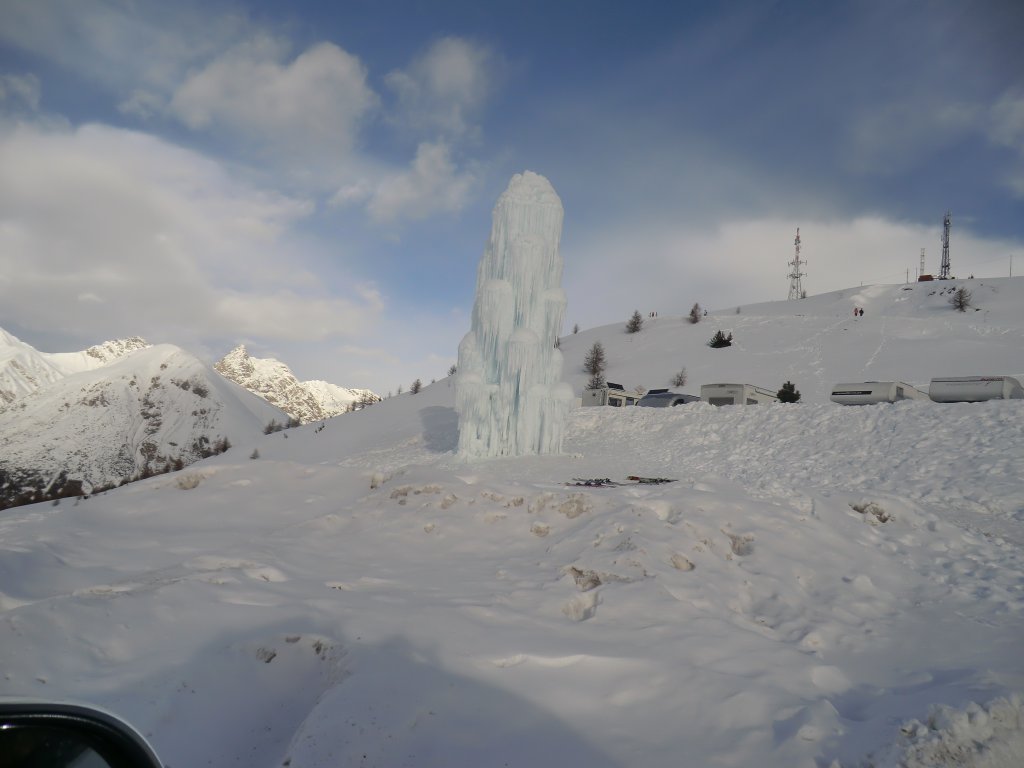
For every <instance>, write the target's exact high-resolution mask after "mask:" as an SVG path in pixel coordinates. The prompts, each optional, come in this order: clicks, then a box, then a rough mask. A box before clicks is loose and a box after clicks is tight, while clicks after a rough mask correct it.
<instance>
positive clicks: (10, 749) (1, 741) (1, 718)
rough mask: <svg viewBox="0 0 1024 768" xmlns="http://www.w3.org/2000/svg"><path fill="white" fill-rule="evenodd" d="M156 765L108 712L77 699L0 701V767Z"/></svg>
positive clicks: (137, 739)
mask: <svg viewBox="0 0 1024 768" xmlns="http://www.w3.org/2000/svg"><path fill="white" fill-rule="evenodd" d="M44 767H45V768H161V767H162V764H161V762H160V760H159V758H158V757H157V756H156V753H155V752H153V749H152V748H151V747H150V746H149V744H147V743H146V740H145V739H143V738H142V736H140V735H139V734H138V732H136V731H135V730H134V729H133V728H132V727H131V726H130V725H128V724H127V723H125V722H124V721H122V720H120V719H118V718H117V717H115V716H114V715H111V714H109V713H107V712H103V711H101V710H98V709H95V708H92V707H85V706H80V705H77V704H51V703H45V702H32V703H21V702H13V703H2V702H0V768H44Z"/></svg>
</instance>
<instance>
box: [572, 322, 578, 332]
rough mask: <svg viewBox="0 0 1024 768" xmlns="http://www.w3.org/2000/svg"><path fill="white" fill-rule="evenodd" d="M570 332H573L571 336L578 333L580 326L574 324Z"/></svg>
mask: <svg viewBox="0 0 1024 768" xmlns="http://www.w3.org/2000/svg"><path fill="white" fill-rule="evenodd" d="M572 332H573V334H574V335H575V334H577V333H579V332H580V324H579V323H576V324H575V325H574V326H573V327H572Z"/></svg>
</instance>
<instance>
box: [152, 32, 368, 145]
mask: <svg viewBox="0 0 1024 768" xmlns="http://www.w3.org/2000/svg"><path fill="white" fill-rule="evenodd" d="M286 48H287V46H286V45H285V44H284V43H282V42H281V41H279V40H275V39H272V38H270V37H267V36H260V37H257V38H254V39H252V40H250V41H248V42H245V43H242V44H239V45H236V46H234V47H233V48H231V49H230V50H229V51H227V52H226V53H224V54H222V55H221V56H219V57H217V58H216V59H214V60H213V61H212V62H211V63H210V64H208V65H207V66H206V67H204V68H203V69H202V70H200V71H198V72H195V73H193V74H191V75H190V76H189V77H188V79H187V80H186V81H185V82H184V83H183V84H182V85H181V87H180V88H178V89H177V91H176V92H175V94H174V97H173V98H172V100H171V103H170V110H171V112H172V113H174V114H175V115H176V116H177V117H178V118H180V119H181V120H182V121H183V122H184V123H185V124H186V125H188V126H189V127H190V128H193V129H196V130H201V129H206V128H212V127H218V126H223V127H226V128H229V129H231V130H232V131H234V132H236V133H238V134H240V135H242V136H246V137H248V138H250V139H253V140H255V141H257V142H259V143H261V144H264V145H267V146H270V147H273V148H275V149H278V150H282V151H284V152H285V153H286V154H288V155H290V156H292V157H302V158H307V159H318V160H320V161H324V162H327V163H338V162H339V161H342V160H344V158H345V156H346V155H347V154H348V152H349V151H350V150H351V147H352V144H353V141H354V139H355V136H356V134H357V132H358V130H359V125H360V122H361V121H362V120H363V118H364V117H365V116H366V115H367V114H368V113H369V112H370V111H371V110H372V109H373V108H374V107H375V105H376V104H377V96H376V95H375V94H374V92H373V91H372V90H371V89H370V87H369V86H368V85H367V83H366V69H365V67H364V66H363V65H362V63H361V62H360V61H359V59H358V58H356V57H355V56H352V55H351V54H349V53H347V52H346V51H344V50H342V49H341V48H339V47H338V46H336V45H334V44H333V43H320V44H318V45H315V46H313V47H312V48H309V49H308V50H306V51H304V52H303V53H301V54H300V55H299V56H297V57H296V58H295V59H294V60H292V61H285V58H286V55H285V54H286Z"/></svg>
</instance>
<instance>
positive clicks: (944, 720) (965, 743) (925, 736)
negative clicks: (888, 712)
mask: <svg viewBox="0 0 1024 768" xmlns="http://www.w3.org/2000/svg"><path fill="white" fill-rule="evenodd" d="M900 732H901V733H902V737H901V738H900V739H899V741H898V742H897V743H896V744H894V745H893V746H892V747H890V748H889V749H888V750H886V751H885V752H884V753H883V754H880V755H879V756H877V757H872V758H870V759H869V760H867V761H866V762H865V763H863V765H864V768H947V767H948V768H953V767H954V766H955V767H956V768H1020V766H1022V765H1024V703H1022V701H1021V698H1020V697H1019V696H1016V695H1014V696H1011V697H1009V698H999V699H995V700H994V701H991V702H989V703H988V704H985V705H980V704H976V703H974V702H972V703H970V704H968V705H967V706H965V707H963V708H959V709H956V708H953V707H947V706H941V707H936V708H934V709H933V710H932V712H931V714H930V715H929V716H928V718H927V720H926V721H925V722H923V723H922V722H920V721H919V720H911V721H910V722H908V723H905V724H904V725H903V726H901V727H900Z"/></svg>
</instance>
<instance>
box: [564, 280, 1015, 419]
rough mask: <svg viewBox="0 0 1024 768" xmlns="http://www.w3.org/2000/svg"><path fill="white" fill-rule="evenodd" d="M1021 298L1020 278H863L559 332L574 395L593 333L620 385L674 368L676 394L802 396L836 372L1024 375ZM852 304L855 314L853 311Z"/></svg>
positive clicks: (827, 388)
mask: <svg viewBox="0 0 1024 768" xmlns="http://www.w3.org/2000/svg"><path fill="white" fill-rule="evenodd" d="M961 286H964V287H966V288H968V290H970V291H971V293H972V296H973V301H972V304H973V307H972V308H970V309H968V310H967V311H966V312H963V313H961V312H957V311H956V310H954V309H953V308H952V307H951V306H950V304H949V298H950V296H951V294H952V292H953V291H954V290H955V289H956V288H959V287H961ZM1022 306H1024V278H1019V277H1018V278H987V279H984V280H950V281H946V282H931V283H912V284H909V285H873V286H864V287H862V288H856V289H849V290H845V291H839V292H836V293H828V294H823V295H821V296H811V297H808V298H806V299H803V300H800V301H778V302H772V303H767V304H753V305H748V306H743V307H740V308H739V310H740V313H739V314H736V308H735V307H730V308H727V309H722V310H718V311H714V312H710V313H709V314H708V316H707V317H703V318H702V319H701V322H699V323H697V324H695V325H694V324H691V323H690V322H689V321H688V319H687V318H686V317H685V315H684V316H682V317H681V316H678V315H673V316H669V315H668V314H667V313H666V314H662V313H659V314H660V315H661V316H659V317H658V318H655V319H647V320H645V322H644V327H643V330H642V331H641V332H640V333H636V334H627V333H626V332H625V327H626V320H627V319H628V318H623V319H622V322H621V323H620V324H616V325H610V326H604V327H601V328H596V329H592V330H587V331H581V332H580V333H578V334H575V335H572V334H570V335H569V336H566V337H564V338H563V339H562V344H561V350H562V354H563V356H564V357H565V361H566V363H565V376H566V379H567V380H568V381H569V382H570V383H571V384H572V385H573V388H574V389H575V391H576V394H577V395H579V394H580V392H581V391H582V388H583V386H584V385H585V383H586V381H587V378H588V376H587V374H586V373H584V372H583V369H582V365H583V358H584V356H585V355H586V352H587V350H588V349H589V348H590V347H591V345H593V343H594V342H595V341H600V342H601V344H602V345H603V346H604V348H605V353H606V357H607V359H608V370H607V372H606V378H607V379H608V380H609V381H613V382H616V383H618V384H622V385H623V386H624V387H625V388H626V389H628V390H632V389H634V388H635V387H637V386H641V387H644V388H647V389H652V388H656V387H668V386H670V381H671V379H672V376H673V375H674V374H675V373H677V372H678V371H679V370H680V369H681V368H684V367H685V368H686V370H687V373H688V379H689V380H688V383H687V385H686V386H685V387H683V388H682V391H685V392H691V393H693V394H699V393H700V387H701V385H702V384H709V383H715V382H732V383H748V384H756V385H758V386H762V387H765V388H767V389H770V390H771V391H773V392H774V391H776V390H778V389H779V387H780V386H781V385H782V383H783V382H785V381H787V380H788V381H792V382H793V383H794V384H795V385H796V387H797V389H798V390H800V392H801V394H802V396H803V400H804V401H807V402H817V403H823V402H828V398H829V393H830V392H831V387H832V385H833V384H836V383H839V382H856V381H866V380H870V381H891V380H897V381H905V382H907V383H909V384H915V385H918V386H919V387H923V388H924V389H926V390H927V388H928V382H929V381H930V380H931V379H932V378H934V377H941V376H971V375H983V374H994V375H1015V374H1024V344H1022V341H1021V335H1022V334H1024V323H1022V322H1021V307H1022ZM854 307H860V308H862V309H864V316H863V317H859V318H857V319H855V318H854V316H853V309H854ZM641 309H642V308H641ZM686 311H687V312H688V311H689V309H688V308H687V310H686ZM719 329H721V330H723V331H726V332H731V333H732V334H733V339H734V340H733V345H732V346H731V347H726V348H723V349H711V348H710V347H708V346H707V342H708V340H709V339H710V338H711V336H712V335H713V334H714V333H715V331H716V330H719Z"/></svg>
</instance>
